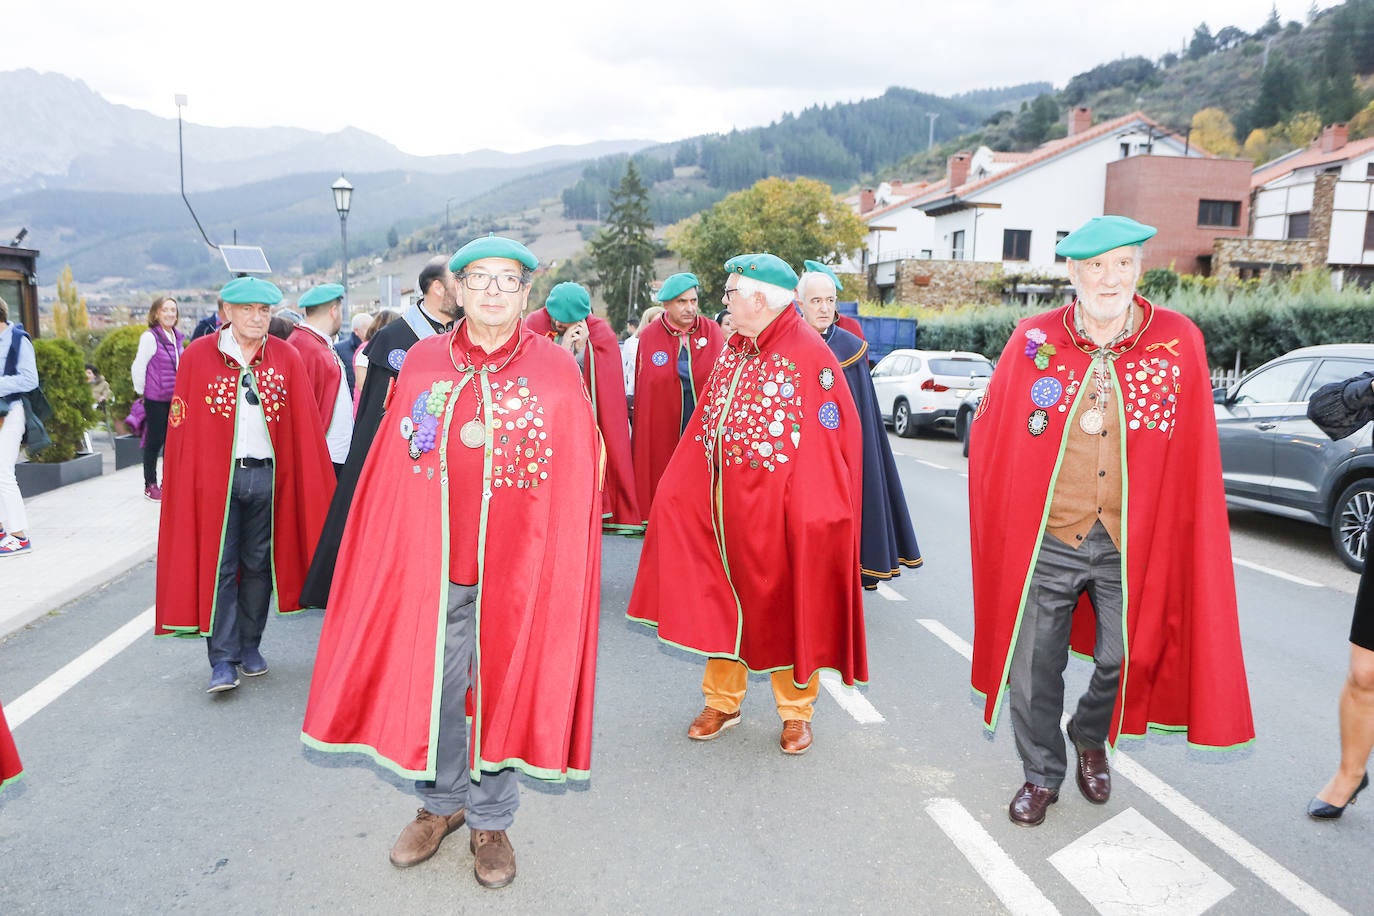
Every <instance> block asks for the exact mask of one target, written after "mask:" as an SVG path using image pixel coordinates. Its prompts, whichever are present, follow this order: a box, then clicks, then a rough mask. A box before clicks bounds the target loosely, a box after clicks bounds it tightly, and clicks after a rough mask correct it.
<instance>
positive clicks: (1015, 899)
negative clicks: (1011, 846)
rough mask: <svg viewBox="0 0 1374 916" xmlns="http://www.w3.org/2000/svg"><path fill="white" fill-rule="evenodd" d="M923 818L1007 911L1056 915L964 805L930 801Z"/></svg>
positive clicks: (1052, 907) (1018, 914) (1048, 902)
mask: <svg viewBox="0 0 1374 916" xmlns="http://www.w3.org/2000/svg"><path fill="white" fill-rule="evenodd" d="M926 814H928V815H930V818H931V820H933V821H935V823H936V825H937V826H938V827H939V828H940V829H941V830H943V831H944V833H945V836H947V837H949V838H950V840H951V841H952V842H953V843H954V845H955V846H956V847H958V849H959V851H960V852H961V853H963V854H964V858H965V859H968V863H969V864H970V865H972V866H973V870H974V871H975V872H977V873H978V877H980V878H982V879H983V880H984V881H985V882H987V885H988V887H989V888H991V889H992V892H993V893H994V894H996V895H997V899H998V900H1000V901H1002V905H1003V906H1005V907H1006V908H1007V910H1008V911H1010V912H1011V913H1014V914H1017V916H1020V914H1026V916H1039V914H1048V913H1058V912H1059V910H1057V909H1055V906H1054V904H1053V903H1050V900H1049V898H1048V897H1046V896H1045V895H1044V894H1042V893H1041V892H1040V888H1038V887H1036V886H1035V882H1033V881H1032V880H1031V879H1030V877H1029V876H1027V875H1026V873H1025V872H1023V871H1022V870H1021V869H1020V868H1018V867H1017V865H1016V863H1015V862H1013V861H1012V859H1011V856H1009V855H1007V853H1006V851H1005V850H1003V849H1002V847H1001V846H998V845H997V841H996V840H994V839H993V838H992V835H991V834H989V833H988V832H987V830H985V829H983V825H982V824H980V823H978V821H977V820H975V819H974V817H973V815H971V814H969V813H968V810H967V809H966V808H965V807H964V806H963V805H961V804H959V803H958V802H957V801H955V800H954V799H952V798H932V799H931V800H930V801H928V802H926Z"/></svg>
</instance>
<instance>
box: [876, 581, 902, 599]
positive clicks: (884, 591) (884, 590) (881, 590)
mask: <svg viewBox="0 0 1374 916" xmlns="http://www.w3.org/2000/svg"><path fill="white" fill-rule="evenodd" d="M877 591H878V594H880V595H882V596H883V597H884V598H886V599H887V600H888V601H905V600H906V595H903V594H902V593H901V592H899V591H897V590H896V589H895V588H893V587H892V586H890V585H888V584H887V583H886V582H879V583H878V589H877Z"/></svg>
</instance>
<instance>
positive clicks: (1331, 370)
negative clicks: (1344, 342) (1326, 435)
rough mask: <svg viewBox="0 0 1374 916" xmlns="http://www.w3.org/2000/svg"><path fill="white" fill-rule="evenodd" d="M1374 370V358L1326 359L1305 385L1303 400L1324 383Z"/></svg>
mask: <svg viewBox="0 0 1374 916" xmlns="http://www.w3.org/2000/svg"><path fill="white" fill-rule="evenodd" d="M1370 370H1374V360H1368V359H1354V358H1350V357H1346V358H1340V359H1324V360H1322V361H1321V362H1320V363H1318V365H1317V371H1316V372H1314V373H1312V378H1311V379H1310V380H1309V381H1308V382H1307V385H1306V386H1305V388H1306V390H1305V391H1304V392H1303V395H1302V400H1304V401H1305V400H1307V399H1308V398H1310V397H1312V394H1313V392H1315V391H1316V390H1317V389H1318V388H1320V387H1321V386H1323V385H1329V384H1331V383H1332V382H1343V381H1345V380H1346V379H1348V378H1354V377H1355V376H1357V375H1359V374H1360V373H1361V372H1369V371H1370Z"/></svg>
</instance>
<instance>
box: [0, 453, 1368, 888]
mask: <svg viewBox="0 0 1374 916" xmlns="http://www.w3.org/2000/svg"><path fill="white" fill-rule="evenodd" d="M893 441H894V444H895V447H896V448H897V450H898V451H899V455H900V456H899V458H898V463H899V467H900V470H901V473H902V475H903V478H904V481H905V483H906V486H907V492H908V495H909V497H910V501H911V504H912V507H913V513H914V515H915V516H916V521H917V525H918V534H919V535H920V538H921V543H922V547H923V549H924V552H925V554H926V560H927V565H926V567H925V568H923V569H921V570H918V571H915V572H913V573H908V574H906V575H904V576H902V577H901V578H900V579H898V580H896V581H895V582H894V583H893V584H892V586H891V587H890V588H887V589H884V590H882V591H881V592H880V593H874V594H869V595H868V596H867V597H866V602H867V613H868V631H869V648H870V669H871V674H872V683H871V684H870V685H869V686H868V687H867V688H866V689H865V690H863V691H862V692H861V696H862V702H858V701H855V700H854V699H853V697H852V696H850V695H848V694H842V695H844V696H845V697H846V703H847V705H848V707H850V708H852V710H853V711H852V712H851V711H848V710H847V708H846V707H844V706H841V705H840V703H838V702H836V701H835V700H834V699H833V698H832V696H831V695H830V694H829V693H828V692H823V693H822V698H821V700H820V705H819V709H818V713H817V717H816V723H815V727H816V736H817V738H816V745H815V747H814V748H813V749H812V751H811V752H810V753H809V754H807V755H806V756H804V757H801V758H788V757H784V756H783V755H781V754H780V753H778V751H777V748H776V741H777V732H778V722H777V719H776V715H775V713H774V712H773V710H772V709H771V703H770V702H769V699H770V698H769V691H768V689H767V683H766V680H764V679H762V678H756V679H754V680H753V681H752V682H751V692H750V696H749V698H748V699H747V700H746V703H745V710H744V713H745V721H744V723H743V724H742V725H741V726H740V727H738V728H736V729H734V730H732V731H731V732H729V733H727V734H726V735H725V736H724V737H722V738H721V739H720V740H719V741H715V742H712V743H709V744H694V743H692V742H689V741H688V740H687V739H686V738H685V736H684V731H685V729H686V726H687V724H688V722H690V720H691V718H692V716H693V715H694V714H695V713H696V711H697V710H698V709H699V708H700V705H701V702H700V694H699V692H698V685H699V679H700V673H701V668H700V663H699V661H697V660H695V659H693V658H690V657H688V656H686V655H684V654H683V653H680V652H675V651H672V650H669V649H666V648H663V647H661V646H660V645H659V644H658V643H657V641H656V640H655V639H653V638H652V637H651V635H650V634H649V633H648V631H646V630H644V629H643V628H642V627H639V626H637V625H632V624H630V623H628V622H626V621H624V619H623V614H624V609H625V605H626V603H627V601H628V597H629V586H630V582H631V580H632V576H633V570H634V566H635V563H636V561H637V557H638V551H639V544H638V542H636V541H631V540H625V539H620V538H608V539H607V540H606V542H605V548H606V550H605V569H604V583H605V588H604V601H603V608H602V634H601V644H600V648H601V655H600V667H599V674H598V705H597V728H596V742H597V743H596V748H595V760H594V764H593V770H594V778H593V779H592V781H591V783H590V784H589V785H587V786H585V787H573V788H556V789H547V788H544V787H541V786H539V785H538V784H535V783H527V784H526V785H527V789H526V791H525V793H524V798H523V802H522V808H521V811H520V814H519V816H518V819H517V823H516V826H515V828H514V829H513V830H512V840H513V842H514V844H515V846H516V851H517V856H518V862H519V867H520V876H519V878H518V879H517V880H516V882H515V884H514V885H512V886H511V887H510V888H507V889H505V890H502V891H499V892H491V891H483V890H481V889H480V888H478V887H477V886H476V885H475V883H474V882H473V881H472V879H471V859H470V856H469V854H468V852H467V850H466V843H465V842H463V836H462V834H455V835H454V838H453V839H452V840H450V842H449V843H448V844H447V845H446V846H445V847H444V848H443V849H441V850H440V852H439V854H438V855H437V856H436V857H435V858H434V859H433V860H431V861H430V862H429V863H426V864H424V865H422V866H419V867H417V868H414V869H410V870H407V871H399V870H397V869H394V868H392V867H391V866H390V865H389V864H388V863H387V860H386V853H387V850H388V849H389V847H390V845H391V843H392V841H393V840H394V838H395V836H396V833H397V832H398V831H399V830H400V828H401V827H402V826H403V825H404V824H405V822H406V821H407V820H408V819H409V817H410V816H411V815H412V814H413V810H414V807H415V805H414V802H413V801H412V799H411V796H410V795H409V794H408V793H407V791H406V785H405V784H404V783H403V782H402V781H401V780H399V779H396V778H394V777H391V776H390V775H389V774H387V773H385V772H383V771H380V770H378V769H377V768H375V767H374V766H372V765H370V764H368V763H366V762H364V761H363V760H361V759H353V758H350V757H340V756H335V755H326V754H320V753H316V752H313V751H309V750H307V749H305V748H304V747H302V746H301V745H300V744H299V742H298V740H297V735H298V731H299V727H300V721H301V716H302V712H303V709H304V703H305V694H306V686H307V681H308V677H309V672H310V665H311V660H312V655H313V647H314V645H315V641H316V639H317V637H318V633H319V627H320V618H319V616H318V615H305V616H301V617H297V618H291V619H275V620H273V621H272V622H271V623H270V625H269V627H268V631H267V637H266V641H265V643H264V651H265V652H266V653H267V655H268V658H269V661H270V662H271V663H272V672H271V674H269V675H268V676H267V677H264V678H261V679H258V680H255V681H245V682H244V685H243V686H242V687H241V688H240V689H238V690H236V691H233V692H231V693H229V694H225V695H220V696H218V697H209V696H207V695H206V694H204V693H203V688H204V682H205V679H206V676H207V670H208V669H207V666H206V664H205V657H204V654H203V653H204V647H203V645H201V644H200V643H199V642H198V641H182V640H169V639H162V640H155V639H153V638H151V637H149V636H146V635H139V633H138V632H134V631H133V630H130V631H126V632H131V633H132V634H133V635H132V638H131V639H129V640H124V642H127V643H128V645H127V648H123V649H122V651H117V652H113V653H112V657H110V658H109V660H108V661H106V662H105V663H104V664H103V665H100V666H99V667H96V668H95V669H94V670H93V671H92V672H91V673H89V674H88V675H87V676H85V677H84V678H81V679H80V680H78V681H77V682H76V683H75V685H74V686H72V687H71V688H70V689H69V690H67V691H66V692H65V693H62V694H61V695H60V696H57V697H56V699H53V700H52V701H51V702H50V703H48V704H47V705H43V706H41V708H40V707H39V706H38V704H37V701H36V699H35V698H36V697H38V696H39V694H38V693H37V692H35V687H36V685H39V684H40V682H43V681H44V679H45V678H48V677H49V676H51V675H53V674H54V672H57V671H58V670H59V669H61V668H62V667H63V666H64V665H66V664H67V663H69V662H71V661H72V660H73V659H76V658H78V657H79V656H82V655H83V653H85V652H87V650H89V649H91V648H92V647H93V646H95V645H96V644H97V643H100V642H101V640H103V639H105V638H106V637H108V636H110V635H111V634H114V633H117V632H119V631H120V628H121V627H123V626H125V625H126V624H129V622H130V621H131V620H134V619H136V618H137V615H139V614H140V613H141V612H143V611H144V609H145V608H147V607H148V606H149V605H151V603H152V593H153V571H152V566H151V564H144V565H143V566H140V567H138V568H137V569H135V570H134V571H133V572H132V573H130V574H129V575H127V576H124V577H122V578H120V579H118V580H116V581H113V582H111V583H109V584H108V585H107V586H106V587H105V588H103V589H102V590H100V591H98V592H95V593H93V594H90V595H88V596H86V597H84V598H82V599H81V600H79V601H77V602H74V603H73V604H71V605H68V606H67V607H65V608H64V609H62V610H61V611H60V612H58V613H55V614H52V615H49V616H48V617H46V618H44V619H43V620H41V621H39V622H37V623H35V624H34V625H32V626H30V627H28V628H26V629H25V630H23V631H21V632H20V633H18V634H16V635H15V636H13V637H11V638H10V639H8V640H7V641H5V642H4V643H3V644H0V697H4V698H5V700H6V708H7V710H11V709H14V708H19V709H20V710H21V712H22V711H23V710H25V709H28V710H31V712H30V713H26V714H25V721H23V722H22V724H20V725H18V726H17V728H16V732H15V734H16V738H17V740H18V742H19V745H20V750H21V752H22V753H23V755H24V758H25V763H26V765H27V767H28V769H29V775H28V777H27V778H26V779H25V780H23V781H21V782H20V783H18V784H17V786H16V788H15V790H14V791H12V792H11V791H7V792H5V793H4V794H3V795H0V850H3V854H0V911H3V912H4V913H6V914H9V913H56V912H82V911H94V912H101V913H147V912H162V911H195V912H208V911H211V910H216V911H219V912H225V913H258V912H264V913H265V912H300V911H305V910H307V909H312V910H313V909H319V910H324V911H336V912H350V913H352V912H359V913H377V912H398V911H402V910H406V911H410V910H420V911H448V910H454V909H464V908H469V907H475V906H479V905H480V906H484V907H490V908H493V909H496V910H500V911H512V912H557V913H607V912H617V913H619V912H644V913H660V912H694V913H696V912H707V913H709V912H739V911H742V910H751V909H763V908H765V907H766V908H769V909H780V908H786V909H789V910H796V911H801V912H864V913H949V912H960V913H997V912H1005V911H1007V910H1011V911H1013V912H1027V913H1030V912H1056V911H1057V912H1061V913H1066V914H1086V913H1091V912H1094V911H1100V912H1137V913H1145V912H1169V913H1180V912H1203V911H1208V912H1213V913H1225V914H1229V913H1246V914H1252V913H1256V912H1258V913H1275V912H1294V911H1300V910H1306V911H1308V912H1339V911H1340V910H1341V909H1344V910H1346V911H1349V912H1352V913H1358V912H1368V911H1369V904H1368V901H1369V899H1370V894H1371V892H1374V878H1371V877H1370V874H1369V870H1368V868H1367V865H1366V862H1367V859H1368V853H1369V850H1370V849H1372V848H1374V816H1371V815H1370V814H1369V813H1368V812H1363V811H1361V810H1360V807H1361V806H1356V807H1355V808H1352V809H1351V812H1350V813H1349V814H1348V815H1347V816H1346V818H1345V819H1343V821H1342V822H1340V823H1337V824H1314V823H1311V822H1309V821H1308V820H1307V819H1306V818H1305V817H1303V816H1302V809H1303V806H1304V804H1305V803H1306V800H1307V798H1308V797H1309V796H1310V795H1311V793H1312V792H1313V791H1314V790H1315V789H1316V788H1318V787H1319V786H1320V785H1321V784H1322V782H1323V781H1324V780H1325V778H1326V776H1327V775H1328V771H1329V769H1330V767H1331V766H1332V765H1333V763H1334V760H1335V754H1336V746H1337V742H1336V726H1335V696H1336V691H1337V689H1338V687H1339V684H1340V681H1341V676H1342V673H1343V671H1344V665H1345V653H1346V648H1345V646H1346V644H1345V633H1346V629H1347V627H1348V620H1349V610H1350V601H1351V598H1350V593H1351V592H1352V591H1353V584H1352V582H1353V580H1352V579H1351V577H1349V576H1342V575H1341V573H1343V572H1344V570H1343V568H1340V567H1339V565H1338V564H1335V568H1327V567H1325V566H1323V565H1322V557H1321V556H1320V555H1319V553H1320V551H1319V550H1318V546H1317V545H1318V543H1319V540H1320V536H1321V532H1320V531H1319V530H1318V532H1317V534H1318V539H1316V540H1314V539H1312V538H1311V537H1310V534H1311V533H1310V532H1306V533H1304V532H1302V531H1300V530H1298V529H1299V527H1300V526H1294V525H1292V524H1289V523H1285V524H1283V525H1280V526H1266V525H1265V524H1263V523H1254V522H1253V520H1249V519H1246V518H1237V519H1233V521H1234V522H1235V524H1236V528H1237V533H1236V535H1235V548H1236V552H1237V556H1238V557H1239V558H1240V559H1243V560H1245V561H1246V562H1250V563H1253V564H1255V565H1256V566H1266V565H1268V566H1270V567H1272V568H1275V569H1276V570H1277V571H1278V572H1283V573H1285V574H1287V575H1289V576H1290V578H1281V577H1279V576H1276V575H1273V574H1271V573H1270V572H1265V571H1261V570H1260V569H1256V568H1252V567H1250V566H1238V567H1237V569H1236V578H1237V583H1238V587H1239V592H1240V599H1241V612H1242V627H1243V636H1244V640H1245V647H1246V653H1247V663H1248V666H1249V671H1250V679H1251V688H1252V691H1253V694H1254V706H1255V715H1256V721H1257V726H1258V728H1259V732H1260V739H1259V741H1258V742H1257V743H1256V744H1255V745H1254V746H1253V747H1251V748H1249V749H1247V750H1244V751H1242V752H1238V753H1232V754H1223V755H1218V754H1210V753H1205V752H1200V751H1192V750H1189V749H1188V747H1187V746H1186V743H1185V742H1184V741H1182V740H1180V739H1177V738H1172V737H1151V738H1149V739H1148V740H1146V741H1129V742H1126V743H1125V745H1124V754H1123V755H1118V756H1117V757H1116V758H1114V761H1115V768H1116V773H1117V781H1116V789H1115V793H1114V795H1113V798H1112V801H1111V802H1110V803H1109V804H1108V805H1106V806H1105V807H1101V808H1098V807H1094V806H1091V805H1089V804H1087V803H1086V802H1085V801H1084V800H1083V799H1082V798H1081V797H1079V796H1078V794H1077V792H1076V791H1074V790H1073V789H1072V788H1071V787H1070V788H1068V789H1067V790H1066V791H1065V792H1064V794H1063V797H1062V799H1061V801H1060V803H1059V804H1057V805H1056V806H1054V808H1052V809H1051V812H1050V817H1049V819H1048V820H1047V822H1046V824H1045V825H1044V826H1043V827H1041V828H1038V829H1035V830H1025V829H1021V828H1018V827H1015V826H1013V825H1012V824H1010V823H1009V822H1008V820H1007V818H1006V813H1005V812H1006V804H1007V801H1008V800H1009V798H1010V796H1011V794H1012V792H1013V791H1014V790H1015V789H1016V787H1017V786H1018V785H1019V784H1020V782H1021V777H1020V767H1019V764H1018V763H1017V761H1016V755H1015V750H1014V748H1013V747H1012V744H1011V740H1010V732H1009V728H1007V727H1006V726H1004V727H1003V728H1002V729H1001V731H999V733H998V734H997V735H996V736H995V737H993V738H991V739H989V738H987V737H985V735H984V733H983V730H982V728H981V723H980V719H979V709H980V706H979V705H978V704H977V703H976V701H975V699H974V698H973V697H972V696H971V695H970V691H969V688H968V662H967V660H966V657H965V655H964V654H962V653H964V652H966V651H967V642H968V641H969V640H970V639H971V638H972V613H971V607H970V596H969V577H968V571H967V570H968V563H969V557H968V538H967V521H966V495H965V480H964V479H963V477H962V474H963V472H964V462H963V459H962V458H961V457H960V456H959V451H958V445H957V443H955V442H954V441H953V440H952V439H943V438H934V437H932V438H929V439H919V440H914V441H908V440H900V441H899V440H893ZM1327 559H1328V560H1329V557H1328V558H1327ZM1331 563H1333V564H1334V561H1331ZM1291 577H1296V578H1298V579H1305V580H1307V581H1309V582H1314V583H1325V584H1316V585H1304V584H1301V583H1300V582H1298V581H1293V578H1291ZM135 628H137V625H135ZM1086 673H1087V668H1086V665H1084V664H1082V663H1080V662H1077V661H1075V662H1072V663H1071V664H1070V670H1069V680H1070V691H1071V692H1072V691H1073V690H1074V689H1075V688H1078V687H1081V685H1082V684H1083V683H1084V681H1085V679H1086ZM869 709H871V710H872V714H870V713H869V711H868V710H869ZM873 714H876V716H878V717H880V721H864V720H868V719H872V718H874V715H873ZM454 840H457V842H454ZM1084 863H1091V865H1090V867H1089V871H1090V874H1089V875H1088V876H1087V877H1085V876H1083V875H1081V874H1079V873H1078V871H1077V869H1076V866H1082V865H1083V864H1084ZM1116 873H1119V874H1118V876H1116V877H1113V875H1114V874H1116ZM1151 903H1153V904H1156V905H1157V907H1156V908H1154V909H1151V908H1150V906H1149V904H1151Z"/></svg>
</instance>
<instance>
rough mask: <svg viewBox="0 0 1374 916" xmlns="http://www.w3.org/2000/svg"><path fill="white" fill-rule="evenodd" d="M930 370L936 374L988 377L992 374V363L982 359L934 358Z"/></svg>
mask: <svg viewBox="0 0 1374 916" xmlns="http://www.w3.org/2000/svg"><path fill="white" fill-rule="evenodd" d="M930 371H931V372H933V373H934V374H936V375H961V376H969V375H972V376H976V377H978V378H987V377H988V376H990V375H992V363H990V362H987V361H986V360H981V359H932V360H931V361H930Z"/></svg>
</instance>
